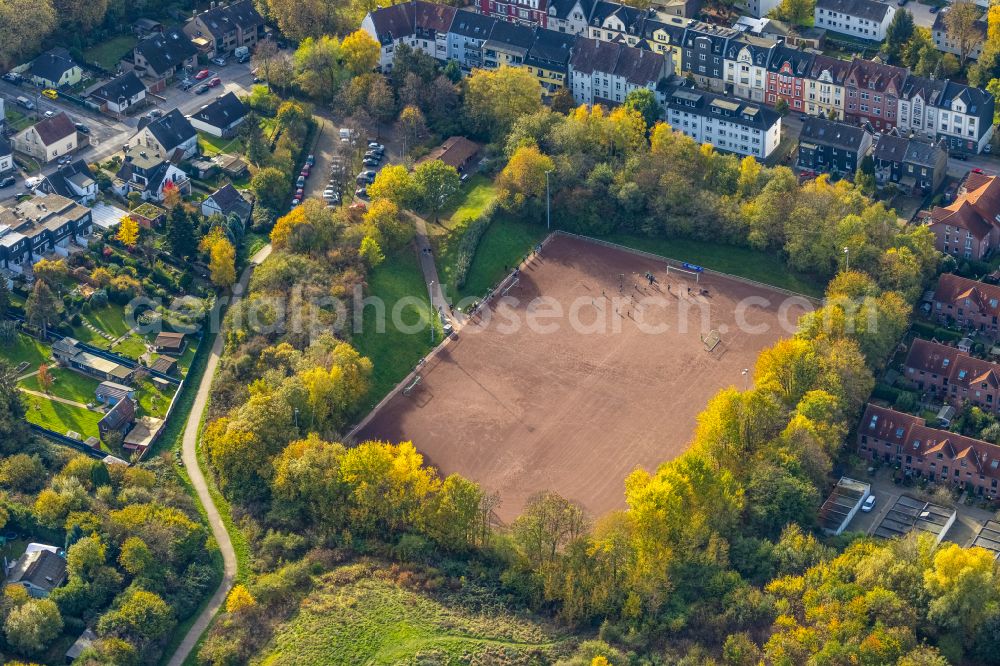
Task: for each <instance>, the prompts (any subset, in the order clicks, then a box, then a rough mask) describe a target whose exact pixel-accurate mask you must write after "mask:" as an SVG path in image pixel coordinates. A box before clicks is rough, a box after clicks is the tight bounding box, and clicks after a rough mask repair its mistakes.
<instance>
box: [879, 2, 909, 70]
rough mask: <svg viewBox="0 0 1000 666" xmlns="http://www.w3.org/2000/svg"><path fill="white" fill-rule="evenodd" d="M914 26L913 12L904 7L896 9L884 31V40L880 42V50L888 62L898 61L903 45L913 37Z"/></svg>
mask: <svg viewBox="0 0 1000 666" xmlns="http://www.w3.org/2000/svg"><path fill="white" fill-rule="evenodd" d="M915 27H916V26H915V25H914V23H913V14H911V13H910V12H908V11H907V10H905V9H897V10H896V13H895V15H893V17H892V21H890V23H889V27H888V28H887V29H886V31H885V41H884V42H883V43H882V50H883V51H884V52H885V54H886V55H887V56H888V57H889V60H890V62H894V63H896V62H899V60H900V57H901V55H902V53H903V47H904V46H905V45H906V43H907V42H909V41H910V39H912V38H913V33H914V30H915Z"/></svg>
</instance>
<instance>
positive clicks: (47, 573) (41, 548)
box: [7, 543, 66, 599]
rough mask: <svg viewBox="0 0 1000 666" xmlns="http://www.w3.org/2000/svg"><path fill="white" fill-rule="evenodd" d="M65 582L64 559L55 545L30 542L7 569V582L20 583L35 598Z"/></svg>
mask: <svg viewBox="0 0 1000 666" xmlns="http://www.w3.org/2000/svg"><path fill="white" fill-rule="evenodd" d="M65 582H66V560H65V559H64V558H63V557H62V556H61V555H59V549H58V548H57V547H55V546H47V545H44V544H37V543H32V544H28V548H27V550H26V551H25V552H24V554H23V555H21V557H19V558H18V559H17V561H16V562H15V563H14V565H13V566H12V567H11V568H10V569H9V570H8V571H7V584H8V585H20V586H21V587H23V588H24V589H26V590H27V591H28V594H29V595H31V596H32V597H34V598H36V599H42V598H45V597H48V596H49V593H51V592H52V590H54V589H56V588H57V587H59V586H60V585H62V584H63V583H65Z"/></svg>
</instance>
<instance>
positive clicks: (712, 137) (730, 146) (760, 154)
mask: <svg viewBox="0 0 1000 666" xmlns="http://www.w3.org/2000/svg"><path fill="white" fill-rule="evenodd" d="M666 98H667V99H666V113H667V123H668V124H669V125H670V126H671V127H672V128H673V129H674V130H676V131H678V132H681V133H683V134H685V135H687V136H689V137H691V138H692V139H694V140H695V141H697V142H698V143H708V144H711V145H713V146H715V148H717V149H718V150H723V151H726V152H729V153H735V154H737V155H752V156H753V157H755V158H757V159H759V160H763V159H766V158H767V157H768V155H770V154H771V153H772V152H774V150H775V149H776V148H777V147H778V144H779V143H780V142H781V116H780V115H778V113H776V112H775V111H773V110H771V109H769V108H767V107H765V106H762V105H757V104H751V103H747V102H744V101H742V100H737V99H733V98H730V97H724V96H722V95H717V94H715V93H710V92H705V91H702V90H695V89H694V88H689V87H680V88H674V89H672V90H670V91H668V93H667V96H666Z"/></svg>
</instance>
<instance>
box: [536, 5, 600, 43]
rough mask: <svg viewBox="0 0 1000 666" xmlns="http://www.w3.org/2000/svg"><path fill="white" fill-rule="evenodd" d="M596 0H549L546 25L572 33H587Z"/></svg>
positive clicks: (559, 30) (549, 27) (552, 28)
mask: <svg viewBox="0 0 1000 666" xmlns="http://www.w3.org/2000/svg"><path fill="white" fill-rule="evenodd" d="M595 4H596V0H549V12H548V13H549V15H548V18H547V19H545V27H547V28H548V29H549V30H555V31H556V32H565V33H567V34H570V35H586V33H587V27H588V25H589V22H590V15H591V14H592V13H593V11H594V5H595Z"/></svg>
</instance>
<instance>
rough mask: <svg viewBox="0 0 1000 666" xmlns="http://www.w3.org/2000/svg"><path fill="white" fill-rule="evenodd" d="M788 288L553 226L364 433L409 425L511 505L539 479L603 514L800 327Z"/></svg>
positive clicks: (439, 460)
mask: <svg viewBox="0 0 1000 666" xmlns="http://www.w3.org/2000/svg"><path fill="white" fill-rule="evenodd" d="M647 271H649V272H651V273H652V274H653V275H654V277H655V278H656V283H655V284H653V285H650V284H649V282H648V281H647V280H646V278H645V277H644V276H645V273H646V272H647ZM622 275H624V278H622V277H621V276H622ZM668 287H669V291H668ZM689 287H690V288H691V292H690V294H689V293H688V288H689ZM702 289H704V290H706V292H707V293H705V294H701V293H700V290H702ZM539 297H541V298H542V299H544V301H545V302H538V301H536V299H538V298H539ZM789 299H790V297H789V296H788V295H786V294H783V293H781V292H778V291H776V290H771V289H768V288H765V287H760V286H756V285H751V284H748V283H746V282H742V281H739V280H733V279H728V278H723V277H720V276H717V275H707V274H703V275H702V276H701V282H700V283H699V284H696V283H694V282H693V281H692V280H691V278H690V277H689V276H685V275H682V274H680V273H674V272H670V273H668V272H667V270H666V264H665V263H664V262H661V261H657V260H654V259H651V258H646V257H643V256H640V255H637V254H634V253H631V252H628V251H625V250H617V249H614V248H610V247H606V246H603V245H599V244H596V243H592V242H589V241H585V240H582V239H577V238H570V237H565V236H557V237H555V238H553V239H552V240H551V242H549V243H548V244H547V245H546V246H545V247H544V249H543V250H542V253H541V256H540V257H537V258H535V259H532V260H531V261H530V262H529V263H528V264H527V265H525V266H524V267H523V269H522V271H521V273H520V276H519V281H518V283H517V284H516V285H514V286H513V287H512V288H511V289H510V291H509V292H508V293H507V295H506V297H505V298H503V299H500V298H498V297H497V298H494V300H493V301H492V302H491V307H490V309H489V310H488V311H484V314H483V317H482V321H480V322H479V324H478V325H476V324H472V325H466V326H465V327H464V328H462V329H461V331H460V332H459V333H458V336H457V337H458V339H456V340H452V341H451V342H450V343H449V344H448V345H446V346H445V347H443V348H442V349H441V350H439V353H438V354H436V355H434V356H432V357H431V358H430V359H428V361H427V363H426V365H425V366H424V367H423V368H422V369H421V371H420V373H421V375H422V377H423V379H422V381H421V382H420V384H419V385H418V386H417V387H416V388H415V389H414V390H412V391H411V392H410V394H409V395H403V394H402V392H400V393H397V394H396V395H394V396H393V397H392V398H390V399H389V400H388V402H386V403H385V404H384V405H383V406H382V407H381V409H379V410H378V412H377V413H375V414H373V415H372V417H371V419H370V420H369V421H368V422H367V423H365V424H364V425H363V426H362V428H361V429H360V431H359V432H358V433H357V434H356V435H355V437H354V439H355V441H362V440H365V439H384V440H390V441H402V440H412V441H413V442H414V444H415V445H416V446H417V448H418V449H419V450H420V451H421V452H422V453H423V454H424V456H425V457H426V459H427V461H428V462H429V463H431V464H433V465H436V466H437V467H438V468H439V469H440V470H441V472H442V473H443V474H449V473H452V472H458V473H460V474H462V475H464V476H466V477H468V478H470V479H474V480H475V481H478V482H479V483H480V484H481V485H482V486H483V487H484V488H486V489H487V490H491V491H492V490H496V491H498V492H499V493H500V496H501V499H502V506H501V507H500V509H499V510H498V512H497V513H498V515H499V517H500V518H501V519H503V520H511V519H513V518H514V517H516V516H517V514H518V513H519V512H520V510H521V508H522V507H523V506H524V503H525V501H526V500H527V498H528V497H529V496H530V495H531V494H532V493H535V492H537V491H541V490H553V491H556V492H558V493H560V494H562V495H563V496H565V497H568V498H571V499H573V500H576V501H578V502H579V503H580V504H582V505H583V506H584V507H585V508H586V509H587V510H588V511H590V512H591V514H593V515H600V514H602V513H605V512H607V511H609V510H611V509H617V508H622V507H624V505H625V502H624V483H623V482H624V480H625V477H626V476H627V475H628V474H629V473H630V472H631V471H632V470H633V469H635V468H636V467H643V468H645V469H647V470H649V471H654V470H655V469H656V467H657V466H658V465H659V464H660V463H662V462H664V461H667V460H670V459H672V458H675V457H676V456H677V455H679V454H680V453H681V452H683V451H684V449H685V448H686V446H687V444H688V442H689V441H690V438H691V435H692V434H693V432H694V429H695V424H696V417H697V415H698V413H699V412H700V411H701V410H702V409H703V408H704V406H705V404H706V403H707V402H708V400H709V398H711V397H712V395H713V394H714V393H715V392H716V391H718V390H719V389H720V388H722V387H725V386H730V385H732V386H736V387H739V388H742V387H743V385H744V382H745V381H746V380H745V378H744V376H743V373H742V371H743V369H744V368H750V369H751V371H752V368H753V365H754V362H755V359H756V357H757V354H758V353H759V352H760V350H761V349H763V348H764V347H767V346H768V345H771V344H772V343H774V342H775V341H776V340H778V339H779V338H782V337H788V336H789V335H790V334H791V330H792V329H791V327H792V326H794V322H795V321H796V319H797V318H798V316H799V315H801V314H802V312H803V311H804V309H805V308H806V307H808V304H807V303H806V302H805V300H804V299H802V298H792V300H791V301H789ZM558 310H561V311H562V316H555V315H553V313H554V312H557V311H558ZM542 315H547V316H545V317H542ZM487 320H488V323H487ZM685 322H686V323H685ZM783 322H784V323H783ZM663 329H666V330H663ZM713 329H715V330H718V331H719V332H720V337H721V342H720V343H719V345H718V346H717V347H716V348H715V349H714V350H713V351H711V352H708V351H706V348H705V343H704V342H703V339H702V338H703V336H707V335H709V333H710V331H712V330H713ZM763 329H766V330H763Z"/></svg>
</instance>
